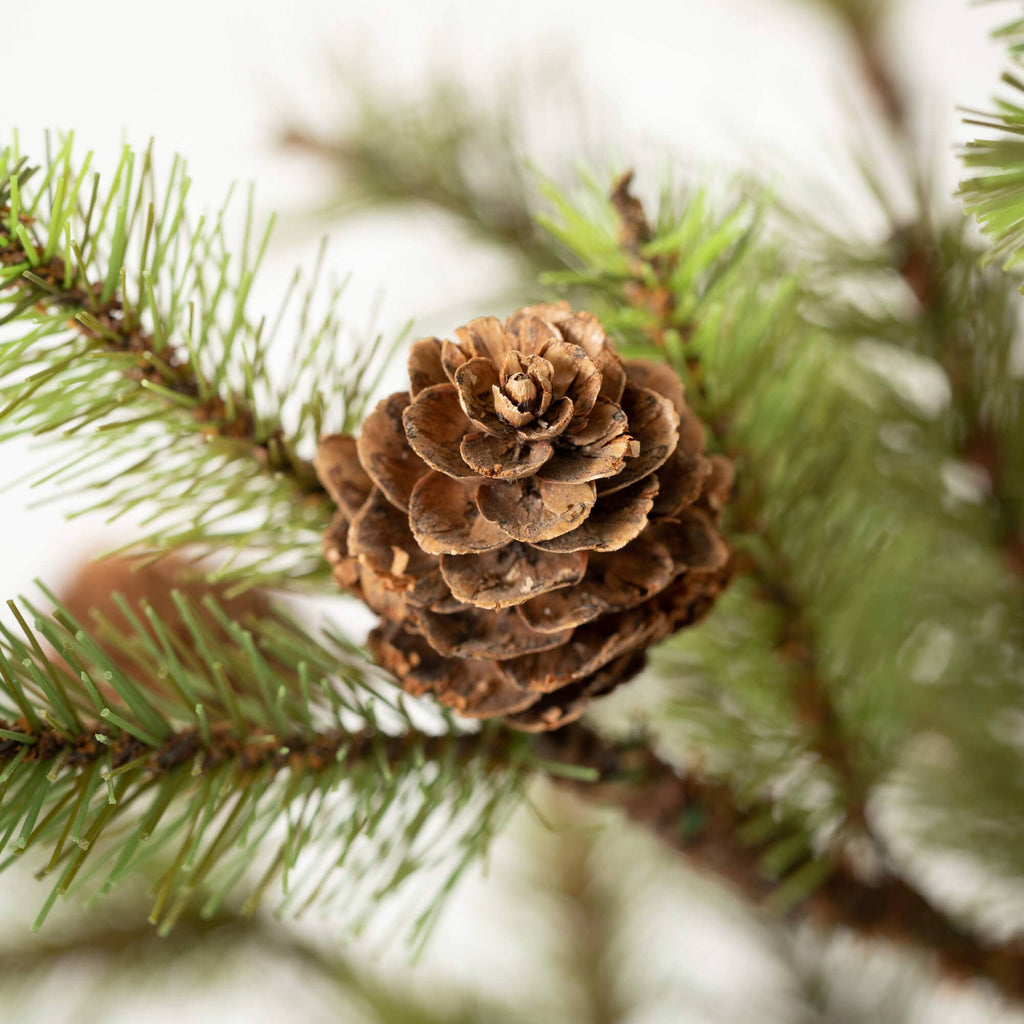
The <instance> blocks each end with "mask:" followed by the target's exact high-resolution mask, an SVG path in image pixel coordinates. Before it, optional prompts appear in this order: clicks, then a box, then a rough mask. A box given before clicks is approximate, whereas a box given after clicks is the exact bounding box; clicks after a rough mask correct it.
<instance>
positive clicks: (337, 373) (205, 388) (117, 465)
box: [0, 137, 386, 585]
mask: <svg viewBox="0 0 1024 1024" xmlns="http://www.w3.org/2000/svg"><path fill="white" fill-rule="evenodd" d="M90 164H91V155H87V156H86V158H85V161H84V162H83V164H82V166H81V168H80V169H76V166H75V164H74V163H73V157H72V145H71V139H70V137H69V138H68V139H66V140H65V141H64V143H63V145H62V146H61V147H60V149H59V151H58V152H57V153H56V154H55V156H54V157H53V159H52V160H51V161H50V162H49V163H48V164H47V166H46V167H45V168H33V167H31V166H29V165H28V164H27V162H26V160H25V158H23V157H22V156H21V155H20V153H19V151H18V148H17V145H15V146H13V147H8V148H7V149H6V150H5V151H4V152H3V153H2V154H0V302H3V303H4V304H5V305H6V307H7V312H6V315H5V316H4V317H3V318H2V320H0V323H2V324H5V325H6V331H5V333H6V336H7V339H8V340H0V440H2V439H4V438H10V437H13V436H16V435H19V434H21V435H23V434H29V435H33V436H36V437H39V438H40V439H41V440H42V441H43V442H45V443H48V444H49V445H50V446H51V447H54V448H56V449H57V456H56V458H55V459H54V460H53V462H52V463H51V464H49V465H45V466H44V467H43V468H42V469H40V470H39V471H38V472H37V473H36V474H35V478H36V481H37V482H39V483H41V482H43V481H45V482H46V483H47V484H49V485H51V486H52V485H54V484H58V485H62V486H63V487H65V488H67V492H68V493H69V494H73V495H75V496H76V497H78V499H79V502H80V508H79V513H81V512H85V511H94V512H95V511H101V512H104V513H106V514H107V515H108V518H109V519H110V520H114V519H117V518H119V517H121V516H125V515H126V514H129V513H132V514H135V515H142V516H144V517H145V518H144V519H143V522H144V523H145V524H146V525H147V526H148V528H149V530H150V533H149V535H148V536H147V537H145V538H144V540H143V541H141V542H140V544H141V546H142V548H143V549H144V550H145V549H149V550H152V551H154V552H159V551H164V550H168V549H172V548H177V547H181V546H182V545H185V544H197V545H200V546H201V547H203V548H204V549H206V550H215V551H217V552H218V553H219V555H220V556H221V557H222V558H223V557H224V555H226V554H229V553H230V557H229V558H228V559H227V561H226V562H224V563H222V565H221V567H220V571H221V572H222V573H227V572H230V571H232V569H231V566H232V564H234V565H236V566H238V565H242V566H244V567H245V578H246V582H247V584H250V585H253V584H256V583H260V582H276V581H279V580H281V579H282V578H291V579H295V578H303V577H310V576H316V575H317V574H322V573H323V567H322V560H321V559H320V557H319V551H318V546H319V541H318V538H319V535H320V533H321V532H322V530H323V528H324V526H325V525H326V523H327V522H328V521H329V518H330V511H331V510H330V504H329V502H328V501H327V500H326V498H325V496H324V495H323V494H322V493H321V492H320V489H319V487H318V485H317V482H316V477H315V474H314V473H313V471H312V467H311V465H310V463H309V461H308V459H309V457H310V455H311V453H312V450H313V447H314V445H315V441H316V438H317V436H318V435H319V433H320V432H321V431H322V430H323V429H327V428H330V429H335V428H337V429H341V428H345V427H352V426H354V424H355V423H357V422H358V421H359V419H360V417H361V415H362V412H363V408H364V405H365V402H366V401H367V399H368V396H369V394H370V392H371V391H372V390H373V387H374V381H375V375H376V374H378V373H379V372H380V371H381V369H382V366H383V364H384V363H385V362H386V355H385V356H384V358H383V359H382V358H381V357H382V355H384V354H383V353H382V351H381V346H380V345H379V344H377V343H376V342H375V343H374V344H372V345H369V346H366V347H364V348H363V349H362V350H357V351H356V352H354V353H352V352H349V353H345V352H343V350H342V349H341V347H340V346H339V345H338V344H337V341H338V334H339V330H340V326H341V324H340V321H339V320H338V317H337V313H336V311H335V308H334V307H335V306H336V304H337V300H338V297H339V295H340V286H333V287H332V288H330V289H328V294H327V295H326V296H324V297H323V298H322V299H321V298H320V297H319V293H320V291H321V289H319V287H318V285H317V281H318V278H319V276H320V271H319V268H317V270H315V271H314V274H313V275H312V281H311V283H310V285H309V287H308V288H306V289H305V292H304V294H303V293H302V290H301V289H300V287H299V285H300V278H299V277H298V276H296V278H295V279H294V280H293V282H292V287H291V289H290V291H289V294H288V295H287V296H286V299H285V303H284V305H283V306H282V308H281V310H280V311H279V313H278V314H277V317H276V319H275V320H274V321H273V322H268V321H267V320H266V318H263V319H261V320H259V321H253V319H252V318H251V316H250V314H249V312H248V303H249V298H250V295H251V293H252V291H253V286H254V281H255V280H256V273H257V271H258V267H259V263H260V260H261V257H262V254H263V252H264V250H265V248H266V244H267V240H268V238H269V227H268V229H267V231H266V232H265V233H264V234H263V235H262V237H261V238H260V239H258V240H257V238H256V235H255V228H254V223H253V214H252V197H251V195H250V197H249V202H248V205H247V209H246V215H245V218H244V224H243V227H242V231H241V239H240V240H239V242H238V245H237V246H233V245H232V244H231V243H230V241H229V240H228V238H227V229H226V223H227V217H228V207H227V205H226V206H225V208H224V209H222V210H221V211H220V213H219V214H218V215H217V217H216V218H215V219H213V220H210V221H208V220H207V218H205V217H201V218H200V219H199V221H198V222H197V223H196V224H195V225H194V226H193V225H192V224H191V222H190V218H189V215H188V212H187V207H186V197H187V193H188V189H189V184H190V182H189V179H188V177H187V174H186V171H185V167H184V164H183V163H181V162H180V161H177V160H176V161H174V162H173V164H172V167H171V171H170V175H169V177H168V181H167V185H166V187H165V188H164V189H160V190H158V189H157V184H156V175H155V170H154V166H153V162H152V160H151V155H150V153H149V152H148V151H147V152H146V153H145V154H143V155H142V156H136V154H134V153H133V152H132V151H131V150H128V149H126V150H125V151H124V153H123V154H122V158H121V162H120V164H119V166H118V169H117V172H116V173H115V175H114V177H113V180H112V182H111V184H110V186H109V188H107V189H103V188H101V183H100V179H99V176H98V175H94V176H93V177H92V179H91V188H90V187H89V185H88V184H87V183H88V180H89V179H88V171H89V167H90ZM136 168H139V169H138V171H137V170H136ZM293 299H297V303H298V305H297V309H296V310H295V314H294V316H295V318H297V320H298V323H297V329H296V335H295V339H294V341H293V342H292V343H291V344H290V345H287V344H286V345H285V346H281V345H275V344H274V341H275V336H276V335H277V334H278V332H279V330H280V329H281V327H282V324H283V322H284V321H285V320H286V319H287V316H290V315H291V314H290V313H289V312H288V308H289V306H290V304H291V303H292V300H293ZM321 306H323V307H324V308H323V309H322V310H321V308H320V307H321ZM279 362H282V366H280V367H279V366H278V365H277V364H278V363H279ZM272 367H273V368H274V374H273V377H274V378H275V379H273V380H272V375H271V368H272ZM82 495H87V496H93V495H95V499H94V500H93V501H92V502H91V503H89V502H86V503H81V496H82ZM234 571H236V572H237V569H235V570H234Z"/></svg>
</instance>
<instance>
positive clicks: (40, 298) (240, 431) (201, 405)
mask: <svg viewBox="0 0 1024 1024" xmlns="http://www.w3.org/2000/svg"><path fill="white" fill-rule="evenodd" d="M9 214H10V209H9V208H0V219H2V218H4V217H7V216H8V215H9ZM29 262H30V260H29V254H28V252H27V251H26V249H25V247H24V245H23V243H22V242H21V241H20V240H19V239H17V238H15V239H13V240H12V241H11V242H10V243H9V244H8V245H6V246H3V247H2V248H0V267H16V266H19V265H21V264H28V263H29ZM83 274H84V271H82V270H81V269H80V268H79V269H78V271H77V273H76V274H75V275H73V276H71V278H70V280H71V282H72V283H71V285H67V284H66V283H65V282H66V281H67V280H68V279H69V278H68V275H67V267H66V264H65V261H64V259H63V257H61V256H54V257H52V258H51V259H50V260H49V261H48V262H47V263H46V264H42V265H39V266H35V267H33V270H32V278H26V277H21V278H16V279H15V280H14V281H13V282H11V283H10V284H9V285H8V287H14V288H19V289H21V290H22V291H26V292H28V293H29V295H30V296H31V298H34V300H35V303H36V304H37V305H38V306H39V307H41V308H43V309H46V310H67V312H68V314H69V321H68V323H69V326H71V327H73V328H74V329H75V330H77V331H78V333H79V334H81V335H82V336H83V337H86V338H88V339H90V340H92V341H94V342H95V343H96V344H97V346H98V347H100V348H102V349H105V350H106V351H109V352H116V353H131V354H135V355H136V356H137V360H136V362H135V363H134V364H133V365H132V366H131V367H130V368H128V369H126V370H125V374H126V375H127V376H129V377H131V378H132V379H133V380H136V381H139V382H140V383H142V382H144V381H145V382H148V384H150V385H155V387H157V388H162V389H165V390H166V391H169V392H171V393H173V394H174V395H178V396H181V397H182V398H184V399H187V400H189V401H190V403H191V405H192V415H193V417H194V418H195V420H196V422H197V423H198V424H199V425H200V427H201V429H202V430H203V432H204V433H206V434H207V436H210V435H213V434H216V435H218V436H220V437H224V438H231V439H233V440H235V441H239V442H244V443H246V444H248V446H249V447H250V448H251V451H252V455H253V457H254V459H255V460H256V462H257V463H258V464H259V465H261V466H264V467H265V468H266V469H267V471H268V472H272V473H275V474H281V473H283V474H288V475H290V476H292V477H293V478H294V480H295V483H296V485H297V487H298V488H299V490H300V491H302V492H303V493H306V494H314V493H318V492H320V491H321V490H322V488H321V487H320V484H319V482H318V480H317V477H316V473H315V471H314V470H313V466H312V463H310V462H308V461H307V460H304V459H301V458H299V457H298V456H297V455H296V454H295V453H294V452H292V451H291V449H290V446H289V445H288V443H287V441H286V439H285V437H284V432H283V431H282V430H281V429H280V428H278V429H276V430H274V431H273V432H271V433H269V434H263V433H262V432H261V431H260V430H259V429H258V422H257V416H256V410H255V409H254V408H253V406H252V403H251V402H250V401H249V399H248V397H247V396H246V395H245V394H243V393H241V392H232V394H231V395H230V396H225V395H223V394H220V393H217V392H214V393H212V394H207V390H208V389H207V388H204V386H203V384H202V382H201V378H200V376H199V370H198V368H197V367H196V366H195V365H194V364H193V362H192V358H191V356H190V355H189V353H187V352H184V351H182V349H181V348H180V347H178V348H175V347H174V346H173V345H166V346H163V347H160V346H158V345H157V344H156V341H155V339H154V338H153V337H152V335H150V334H149V333H147V332H146V331H145V330H144V329H143V327H142V325H141V324H140V323H138V322H137V320H136V319H135V318H134V317H133V316H132V313H131V311H130V310H128V309H127V308H126V307H125V304H124V302H123V301H122V298H121V296H120V295H119V294H118V293H117V292H115V293H114V294H113V295H112V296H111V298H110V299H108V300H107V301H105V302H102V301H100V298H99V296H100V295H101V292H102V289H103V285H102V283H101V282H99V283H92V282H89V281H87V280H84V279H83V278H82V275H83ZM76 279H77V283H75V281H76ZM83 313H85V314H88V318H87V319H80V318H79V317H80V315H81V314H83Z"/></svg>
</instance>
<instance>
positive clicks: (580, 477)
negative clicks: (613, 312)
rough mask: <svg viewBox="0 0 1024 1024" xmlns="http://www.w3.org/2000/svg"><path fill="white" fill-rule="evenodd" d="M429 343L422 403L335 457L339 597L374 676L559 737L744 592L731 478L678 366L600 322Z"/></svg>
mask: <svg viewBox="0 0 1024 1024" xmlns="http://www.w3.org/2000/svg"><path fill="white" fill-rule="evenodd" d="M456 336H457V338H458V340H457V341H454V342H453V341H440V340H438V339H437V338H425V339H423V340H421V341H417V342H416V343H415V345H413V347H412V351H411V354H410V356H409V380H410V389H409V391H408V392H404V391H402V392H398V393H396V394H393V395H391V396H390V397H389V398H386V399H384V401H382V402H381V403H380V404H379V405H378V406H377V408H376V409H375V410H374V411H373V412H372V413H371V414H370V415H369V417H367V419H366V422H365V423H364V424H363V429H362V433H361V434H360V436H359V437H358V438H353V437H351V436H348V435H334V436H330V437H325V438H323V439H322V441H321V443H320V448H319V451H318V452H317V456H316V468H317V472H318V474H319V476H320V480H321V482H322V483H323V485H324V487H325V488H326V489H327V491H328V492H329V493H330V495H331V497H332V498H333V499H334V501H335V503H336V504H337V506H338V511H337V514H336V515H335V517H334V521H333V522H332V524H331V527H330V529H329V530H328V531H327V533H326V535H325V537H324V552H325V555H326V557H327V559H328V560H329V561H330V562H331V564H332V566H333V569H334V577H335V579H336V580H337V582H338V583H339V584H340V585H341V586H342V587H344V588H346V589H349V590H351V591H353V592H355V593H357V594H358V595H359V596H361V597H362V599H363V600H364V601H365V602H366V603H367V604H368V605H369V606H370V607H371V608H372V609H373V610H374V611H375V612H377V613H378V614H379V615H380V616H381V620H382V621H381V625H380V626H379V627H378V628H377V629H375V630H374V631H373V632H372V633H371V635H370V640H369V643H370V647H371V650H372V651H373V653H374V656H375V657H376V658H377V659H378V660H379V661H380V663H381V664H382V665H383V666H385V667H386V668H387V669H389V670H390V671H392V672H393V673H395V675H396V676H397V677H398V678H399V679H400V680H401V681H402V684H403V686H404V687H405V689H406V690H408V691H409V692H410V693H414V694H423V693H431V694H433V695H434V696H436V697H437V698H438V699H439V700H441V701H442V702H444V703H445V704H447V705H449V706H450V707H452V708H453V709H454V710H455V711H456V712H458V713H459V714H462V715H466V716H470V717H475V718H489V717H493V716H496V715H501V716H505V717H506V719H507V720H508V722H509V723H510V724H512V725H515V726H517V727H519V728H523V729H531V730H544V729H555V728H558V727H559V726H561V725H564V724H566V723H567V722H570V721H572V720H573V719H575V718H577V717H579V715H581V714H582V713H583V711H584V709H585V707H586V704H587V702H588V701H589V700H590V698H592V697H595V696H598V695H600V694H603V693H607V692H609V691H610V690H612V689H613V688H614V687H616V686H617V685H618V684H620V683H622V682H624V681H625V680H627V679H629V678H631V677H632V676H634V675H636V673H637V672H639V671H640V669H641V668H642V667H643V665H644V652H645V651H646V649H647V647H649V646H650V645H651V644H652V643H655V642H656V641H658V640H660V639H662V638H664V637H666V636H668V635H669V634H670V633H673V632H675V631H676V630H678V629H680V628H681V627H683V626H685V625H688V624H690V623H692V622H694V621H695V620H696V619H698V618H700V617H701V616H702V615H703V614H705V613H706V612H707V611H708V609H709V608H710V607H711V605H712V603H713V602H714V599H715V597H716V596H717V595H718V593H719V592H720V591H721V590H722V589H723V587H724V586H725V583H726V581H727V579H728V563H729V549H728V547H727V545H726V544H725V542H724V541H723V540H722V538H721V537H720V536H719V534H718V531H717V528H716V524H717V520H718V515H719V512H720V511H721V508H722V504H723V502H724V501H725V498H726V496H727V494H728V492H729V489H730V486H731V482H732V467H731V464H730V463H729V462H728V461H727V460H726V459H724V458H722V457H720V456H710V457H709V456H705V455H704V428H703V426H702V425H701V423H700V421H699V420H698V419H697V418H696V417H695V416H694V415H693V413H692V412H691V411H690V410H689V408H688V407H687V405H686V402H685V400H684V397H683V388H682V384H681V383H680V381H679V378H678V377H677V376H676V374H675V373H673V372H672V370H671V369H669V368H668V367H667V366H665V365H663V364H660V363H655V362H649V361H646V360H637V361H632V362H623V361H622V359H621V358H620V357H619V355H618V353H617V352H616V351H615V350H614V348H613V347H612V345H611V343H610V342H609V341H608V339H607V338H606V336H605V333H604V330H603V328H602V327H601V324H600V322H599V321H598V320H597V318H596V317H595V316H593V315H592V314H590V313H583V312H573V311H572V310H571V309H570V308H569V306H568V305H566V304H565V303H559V304H557V305H541V306H530V307H528V308H526V309H521V310H519V311H518V312H517V313H515V314H513V315H512V316H511V317H509V319H508V320H507V321H506V322H505V323H504V324H502V323H501V322H500V321H499V320H496V319H494V318H493V317H481V318H480V319H477V320H474V321H472V322H471V323H469V324H467V325H466V326H465V327H462V328H460V329H459V330H458V331H456Z"/></svg>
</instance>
